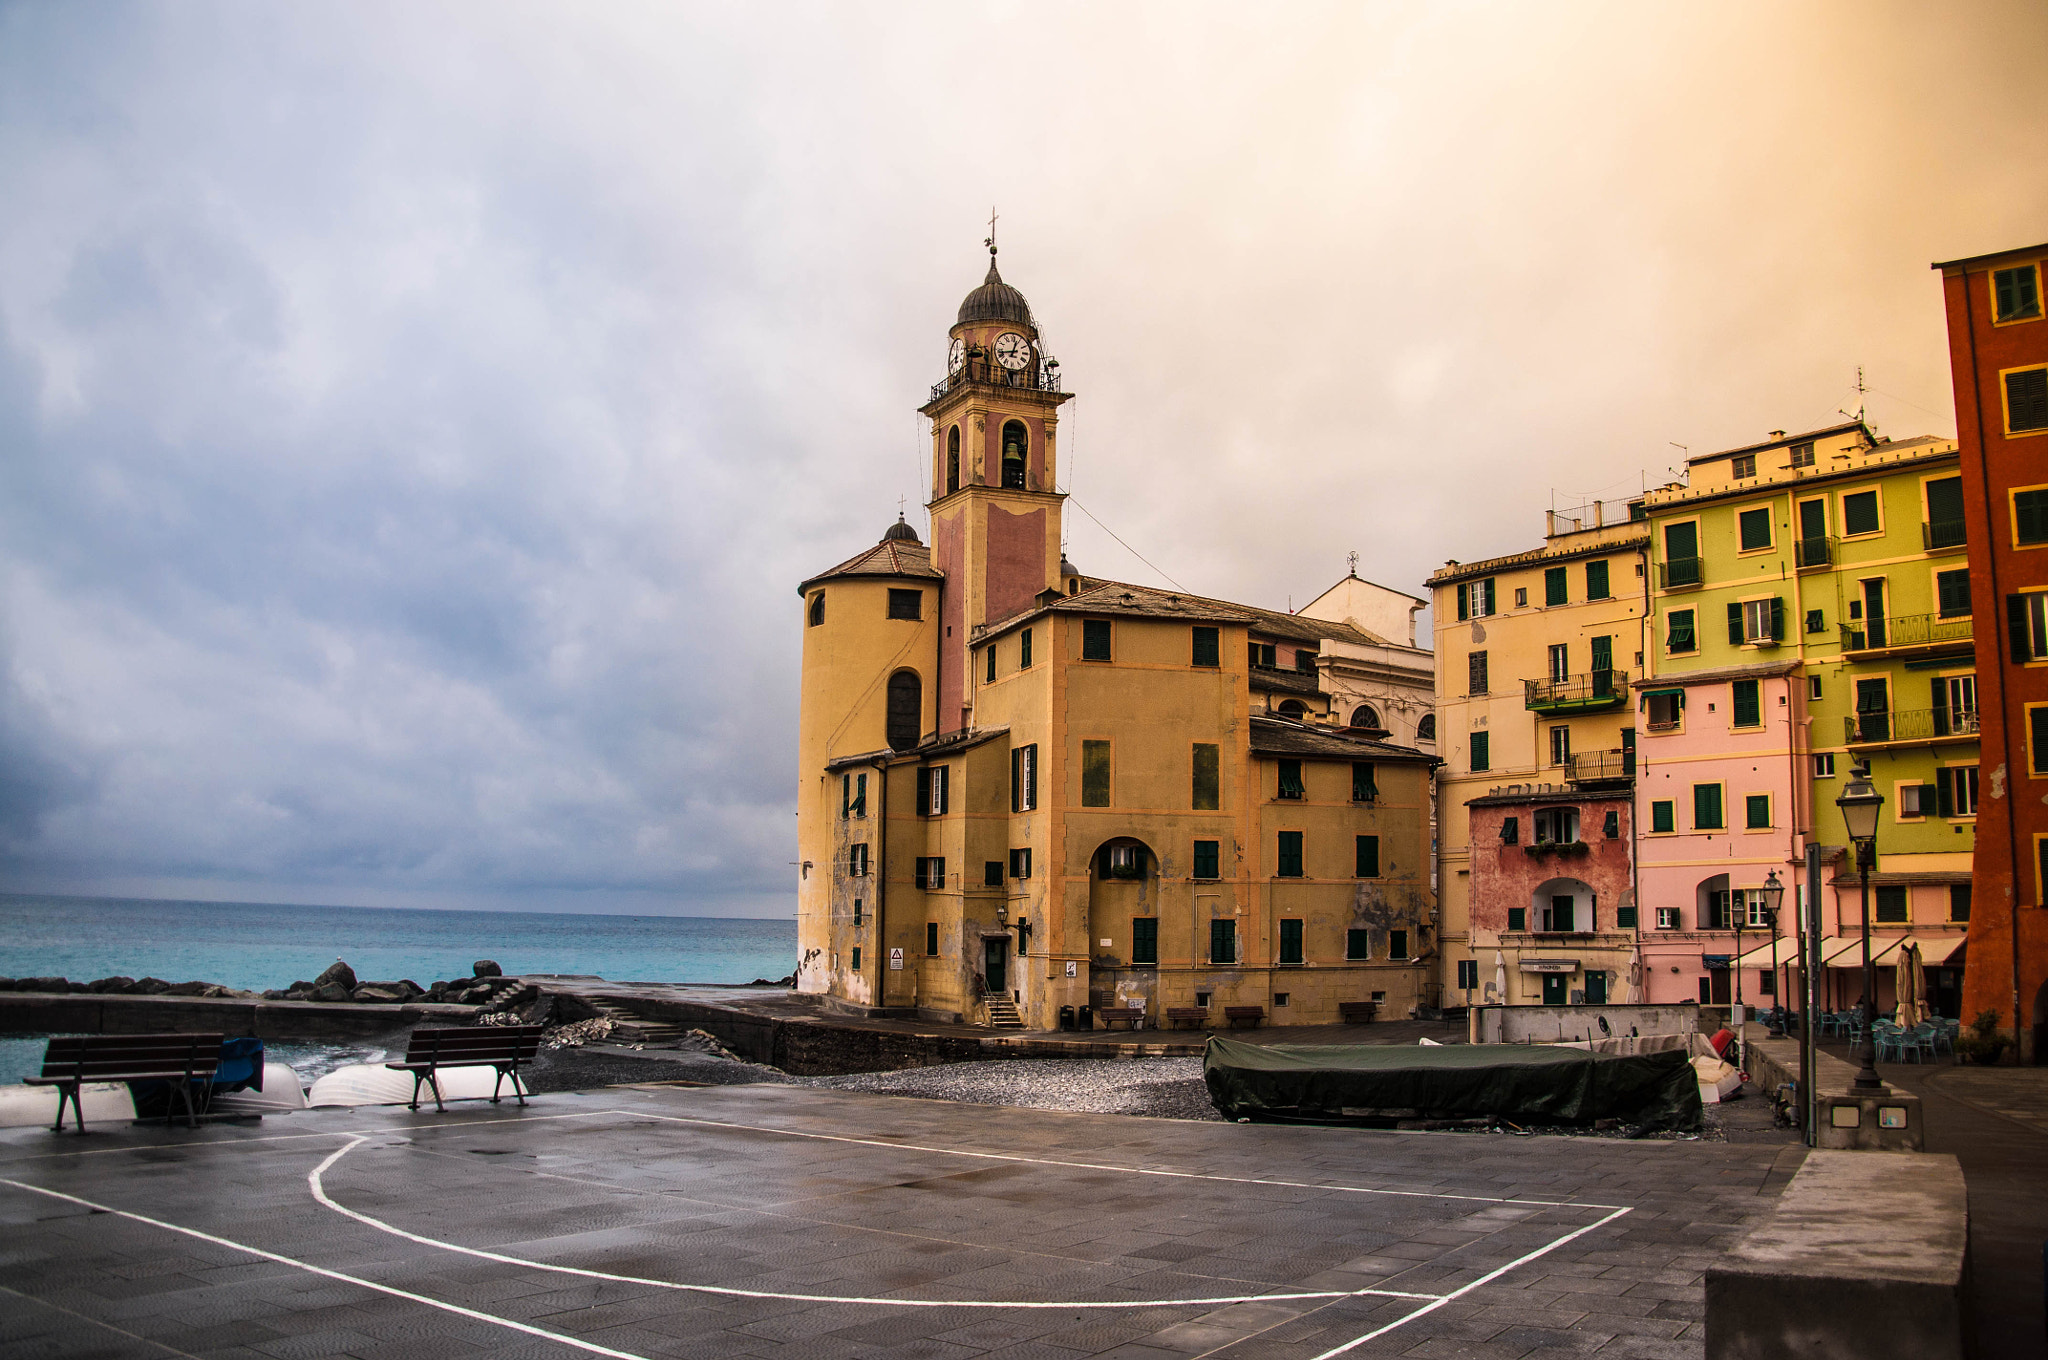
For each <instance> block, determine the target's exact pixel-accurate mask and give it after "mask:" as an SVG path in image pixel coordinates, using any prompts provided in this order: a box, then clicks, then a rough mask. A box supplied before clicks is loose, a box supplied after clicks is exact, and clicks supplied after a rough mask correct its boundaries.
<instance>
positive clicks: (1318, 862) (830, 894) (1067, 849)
mask: <svg viewBox="0 0 2048 1360" xmlns="http://www.w3.org/2000/svg"><path fill="white" fill-rule="evenodd" d="M950 338H951V350H950V354H949V362H948V369H947V374H946V377H945V378H944V380H943V381H941V382H940V383H939V384H938V385H937V386H935V387H934V388H933V390H932V393H931V399H930V401H929V402H928V403H927V404H926V405H925V406H924V407H923V408H922V409H923V413H924V414H925V415H926V416H927V417H928V418H929V419H930V420H931V422H932V471H933V483H932V485H933V499H932V501H931V503H930V505H929V507H928V509H929V512H930V516H931V523H932V539H933V542H932V545H931V547H930V548H926V547H925V546H924V545H923V544H922V543H921V542H920V541H919V539H918V537H917V535H916V533H915V532H914V531H913V530H912V529H911V528H910V527H909V526H908V525H906V524H903V523H901V522H899V523H898V524H896V525H893V526H891V527H890V529H889V531H888V533H887V534H886V535H885V536H884V537H883V539H882V540H881V542H879V543H878V544H876V545H875V546H874V547H872V548H870V549H868V550H866V551H864V552H862V553H860V554H858V555H856V556H855V557H853V558H851V559H849V560H848V561H846V562H843V563H841V564H840V565H839V566H837V567H834V568H832V569H831V570H829V571H826V572H823V573H820V574H819V575H817V576H815V577H812V578H811V579H810V580H807V581H805V582H804V583H803V585H802V587H801V588H800V593H801V595H802V597H803V611H804V619H805V628H804V658H803V680H802V702H803V710H802V716H801V729H800V736H799V746H800V755H799V761H800V769H799V800H798V844H799V859H800V860H801V862H802V869H801V873H802V879H801V883H800V887H799V910H798V944H799V949H800V951H801V960H800V964H799V968H798V982H797V985H798V987H799V989H800V990H803V991H806V992H811V993H818V994H822V995H825V996H828V997H832V998H837V999H838V1000H840V1001H842V1002H845V1003H848V1004H851V1005H854V1006H859V1007H865V1008H868V1009H871V1010H880V1011H883V1012H895V1013H912V1012H915V1013H919V1014H923V1015H927V1016H930V1017H934V1018H952V1019H965V1020H968V1021H971V1022H975V1023H991V1024H998V1025H1011V1024H1022V1025H1026V1026H1029V1027H1032V1028H1041V1029H1044V1028H1051V1027H1053V1026H1054V1025H1056V1024H1057V1023H1058V1021H1059V1018H1060V1013H1061V1011H1062V1009H1063V1008H1065V1007H1074V1008H1076V1009H1077V1010H1078V1008H1080V1007H1082V1006H1092V1007H1094V1008H1096V1009H1098V1010H1099V1009H1102V1008H1104V1007H1110V1006H1117V1007H1136V1008H1139V1009H1140V1010H1142V1011H1143V1013H1144V1015H1145V1017H1146V1020H1147V1023H1152V1024H1157V1023H1160V1022H1161V1020H1162V1019H1164V1018H1165V1016H1164V1013H1165V1011H1166V1010H1167V1008H1178V1007H1199V1008H1200V1009H1201V1011H1202V1014H1203V1017H1204V1018H1205V1019H1206V1020H1207V1021H1208V1022H1209V1023H1212V1024H1221V1023H1223V1022H1224V1020H1225V1014H1224V1010H1225V1008H1226V1007H1255V1008H1258V1010H1259V1011H1260V1012H1261V1015H1262V1017H1263V1018H1264V1019H1265V1020H1266V1021H1267V1022H1270V1023H1294V1024H1307V1023H1323V1022H1328V1021H1334V1020H1336V1019H1337V1018H1338V1006H1339V1003H1340V1002H1350V1001H1369V1000H1378V1001H1379V1002H1380V1004H1381V1010H1380V1013H1381V1014H1382V1015H1385V1014H1401V1015H1405V1014H1407V1013H1408V1011H1409V1009H1410V1008H1411V1007H1413V1006H1414V1005H1415V1004H1417V1003H1418V1002H1419V1001H1421V1000H1422V999H1424V996H1425V992H1424V980H1425V979H1426V978H1427V977H1428V976H1429V974H1430V962H1429V960H1430V958H1431V955H1432V954H1433V952H1434V949H1435V930H1434V913H1433V902H1432V900H1431V894H1430V891H1429V887H1428V883H1429V872H1430V862H1429V831H1428V819H1429V810H1430V800H1429V795H1430V770H1431V767H1432V765H1433V763H1434V762H1433V759H1432V757H1430V756H1429V755H1427V754H1425V753H1423V752H1421V751H1418V750H1416V749H1415V748H1413V747H1412V746H1400V745H1394V744H1392V743H1389V742H1386V741H1382V740H1377V739H1375V738H1373V737H1371V736H1367V735H1364V734H1362V733H1359V732H1356V731H1351V730H1348V729H1346V728H1345V727H1344V726H1343V725H1342V722H1343V715H1342V714H1336V715H1333V714H1332V712H1331V696H1330V694H1329V692H1328V690H1327V687H1326V685H1325V683H1324V682H1323V680H1322V678H1321V672H1320V671H1319V666H1323V665H1324V664H1325V663H1323V661H1322V654H1323V651H1324V649H1325V646H1326V645H1327V646H1329V647H1331V648H1332V649H1334V648H1337V647H1339V646H1342V647H1345V648H1355V649H1370V648H1373V647H1375V646H1379V647H1385V646H1387V645H1389V643H1388V639H1386V638H1384V637H1381V636H1379V635H1377V634H1374V633H1371V632H1368V631H1366V630H1365V629H1363V628H1360V627H1358V626H1357V625H1355V624H1353V623H1346V622H1341V621H1332V620H1328V619H1313V618H1306V617H1303V616H1300V615H1290V614H1283V613H1276V612H1273V611H1267V610H1260V609H1255V608H1251V607H1248V606H1244V605H1236V604H1229V603H1226V602H1223V601H1219V600H1211V599H1205V598H1201V597H1198V596H1193V595H1188V594H1185V593H1172V592H1167V591H1161V590H1156V589H1152V588H1148V587H1143V586H1136V585H1127V584H1123V583H1119V582H1114V581H1107V580H1102V579H1099V578H1095V577H1089V576H1084V575H1082V574H1080V573H1079V572H1077V571H1076V570H1075V569H1074V568H1073V567H1072V566H1071V565H1070V564H1068V563H1067V562H1066V561H1064V560H1063V558H1062V557H1061V554H1060V542H1061V533H1060V527H1061V511H1062V502H1063V500H1064V496H1063V495H1062V494H1061V493H1060V492H1059V491H1058V489H1057V487H1058V457H1057V433H1058V422H1057V416H1058V411H1059V408H1060V406H1061V405H1062V404H1063V403H1064V402H1065V401H1066V400H1067V399H1068V398H1067V394H1065V393H1063V392H1061V391H1060V390H1059V385H1058V367H1057V364H1056V363H1055V362H1054V361H1052V360H1051V359H1050V358H1049V357H1048V356H1046V355H1045V354H1044V352H1043V350H1042V348H1041V346H1040V340H1039V335H1038V331H1037V327H1036V326H1035V324H1034V322H1033V320H1032V317H1031V311H1030V308H1029V306H1028V305H1027V304H1026V302H1025V300H1024V298H1023V295H1022V294H1020V293H1018V292H1017V291H1016V290H1015V289H1014V288H1011V287H1009V286H1008V285H1007V284H1005V283H1004V282H1003V281H1002V279H1001V277H1000V276H999V274H998V273H997V271H996V267H995V262H994V260H993V258H991V260H990V265H989V272H988V277H987V279H986V280H985V281H984V282H983V284H982V285H981V286H980V287H979V288H977V289H975V290H974V291H973V292H971V293H969V294H968V296H967V299H966V300H965V301H964V302H963V303H962V304H961V308H960V313H959V316H958V319H957V320H956V322H955V324H954V326H953V327H952V331H951V337H950ZM1360 584H1361V585H1363V584H1364V583H1362V582H1361V583H1360ZM1375 589H1376V588H1375ZM1406 650H1408V651H1413V650H1414V649H1413V648H1412V647H1410V648H1407V649H1406Z"/></svg>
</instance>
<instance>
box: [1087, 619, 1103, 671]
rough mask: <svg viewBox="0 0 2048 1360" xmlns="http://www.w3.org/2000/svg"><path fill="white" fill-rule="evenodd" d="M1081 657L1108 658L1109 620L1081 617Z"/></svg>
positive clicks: (1101, 659) (1091, 658)
mask: <svg viewBox="0 0 2048 1360" xmlns="http://www.w3.org/2000/svg"><path fill="white" fill-rule="evenodd" d="M1081 659H1082V660H1083V661H1107V660H1109V620H1108V619H1083V620H1082V621H1081Z"/></svg>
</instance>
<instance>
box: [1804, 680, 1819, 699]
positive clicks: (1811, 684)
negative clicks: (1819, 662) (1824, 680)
mask: <svg viewBox="0 0 2048 1360" xmlns="http://www.w3.org/2000/svg"><path fill="white" fill-rule="evenodd" d="M1806 697H1807V698H1809V699H1818V698H1820V677H1819V676H1818V675H1809V676H1807V677H1806Z"/></svg>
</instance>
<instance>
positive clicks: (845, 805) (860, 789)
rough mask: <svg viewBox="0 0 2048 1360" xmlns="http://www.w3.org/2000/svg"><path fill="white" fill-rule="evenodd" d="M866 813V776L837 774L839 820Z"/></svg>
mask: <svg viewBox="0 0 2048 1360" xmlns="http://www.w3.org/2000/svg"><path fill="white" fill-rule="evenodd" d="M867 815H868V777H867V776H866V775H865V774H842V775H840V776H839V820H840V821H842V822H843V821H845V820H847V819H848V818H849V817H865V816H867Z"/></svg>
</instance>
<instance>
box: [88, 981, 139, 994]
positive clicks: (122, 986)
mask: <svg viewBox="0 0 2048 1360" xmlns="http://www.w3.org/2000/svg"><path fill="white" fill-rule="evenodd" d="M85 985H86V987H87V989H88V990H90V991H95V992H111V993H114V994H115V995H119V994H120V993H122V992H126V991H131V990H133V989H134V986H135V979H134V978H132V977H103V978H101V979H99V980H98V981H96V982H88V983H87V984H85Z"/></svg>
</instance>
